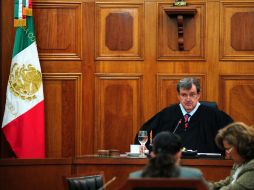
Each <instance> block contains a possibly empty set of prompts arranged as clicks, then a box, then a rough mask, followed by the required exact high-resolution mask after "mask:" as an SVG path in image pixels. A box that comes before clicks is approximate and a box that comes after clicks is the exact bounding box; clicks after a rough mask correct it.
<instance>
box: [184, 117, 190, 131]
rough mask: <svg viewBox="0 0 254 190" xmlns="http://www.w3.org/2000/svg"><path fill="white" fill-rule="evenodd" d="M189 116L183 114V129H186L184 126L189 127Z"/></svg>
mask: <svg viewBox="0 0 254 190" xmlns="http://www.w3.org/2000/svg"><path fill="white" fill-rule="evenodd" d="M189 117H190V114H188V113H187V114H185V115H184V129H185V130H186V128H188V127H189Z"/></svg>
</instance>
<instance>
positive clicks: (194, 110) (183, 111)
mask: <svg viewBox="0 0 254 190" xmlns="http://www.w3.org/2000/svg"><path fill="white" fill-rule="evenodd" d="M179 105H180V109H181V111H182V114H183V115H185V114H187V113H188V112H187V111H186V110H185V109H184V107H183V105H182V104H181V103H180V104H179ZM199 106H200V103H199V102H198V103H197V105H196V107H195V108H194V109H193V110H192V111H191V112H189V113H188V114H190V117H192V116H193V115H194V113H195V112H196V111H197V109H198V107H199ZM190 117H189V120H190Z"/></svg>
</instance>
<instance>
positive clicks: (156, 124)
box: [135, 77, 233, 153]
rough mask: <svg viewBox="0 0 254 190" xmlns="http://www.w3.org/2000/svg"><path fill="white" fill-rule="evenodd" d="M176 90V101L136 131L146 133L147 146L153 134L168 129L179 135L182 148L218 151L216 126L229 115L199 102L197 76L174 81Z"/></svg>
mask: <svg viewBox="0 0 254 190" xmlns="http://www.w3.org/2000/svg"><path fill="white" fill-rule="evenodd" d="M176 90H177V93H178V95H177V97H178V99H179V103H177V104H173V105H170V106H168V107H166V108H164V109H163V110H161V111H160V112H158V113H157V114H155V115H154V116H153V117H152V118H151V119H149V120H148V121H147V122H146V123H144V125H143V126H142V127H141V128H140V131H147V134H149V136H148V139H149V140H148V142H147V143H146V145H148V146H147V148H149V144H150V143H151V142H150V139H152V138H153V137H155V136H156V134H158V133H159V132H161V131H170V132H171V133H175V134H177V135H179V136H180V137H181V139H182V143H183V146H184V147H185V148H186V149H191V150H197V151H198V152H210V153H222V152H221V150H220V149H219V148H218V147H217V146H216V144H215V141H214V139H215V136H216V134H217V132H218V130H219V129H221V128H223V127H225V126H226V125H228V124H229V123H232V122H233V120H232V118H231V117H230V116H229V115H227V114H226V113H225V112H223V111H221V110H219V109H217V108H213V107H210V106H206V105H204V104H201V103H200V102H199V99H200V91H201V87H200V82H199V80H198V79H196V78H191V77H187V78H183V79H181V80H180V81H179V82H178V84H177V86H176ZM151 131H152V132H151ZM151 133H152V137H151V136H150V135H151ZM135 144H139V142H138V135H136V138H135Z"/></svg>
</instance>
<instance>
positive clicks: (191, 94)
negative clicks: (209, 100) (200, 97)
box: [180, 93, 197, 99]
mask: <svg viewBox="0 0 254 190" xmlns="http://www.w3.org/2000/svg"><path fill="white" fill-rule="evenodd" d="M180 97H181V98H182V99H187V98H190V99H194V98H196V97H197V94H196V93H190V94H184V93H182V94H181V93H180Z"/></svg>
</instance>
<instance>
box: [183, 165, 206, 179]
mask: <svg viewBox="0 0 254 190" xmlns="http://www.w3.org/2000/svg"><path fill="white" fill-rule="evenodd" d="M202 176H203V174H202V172H201V170H199V169H197V168H190V167H183V166H181V167H180V177H182V178H201V177H202Z"/></svg>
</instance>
